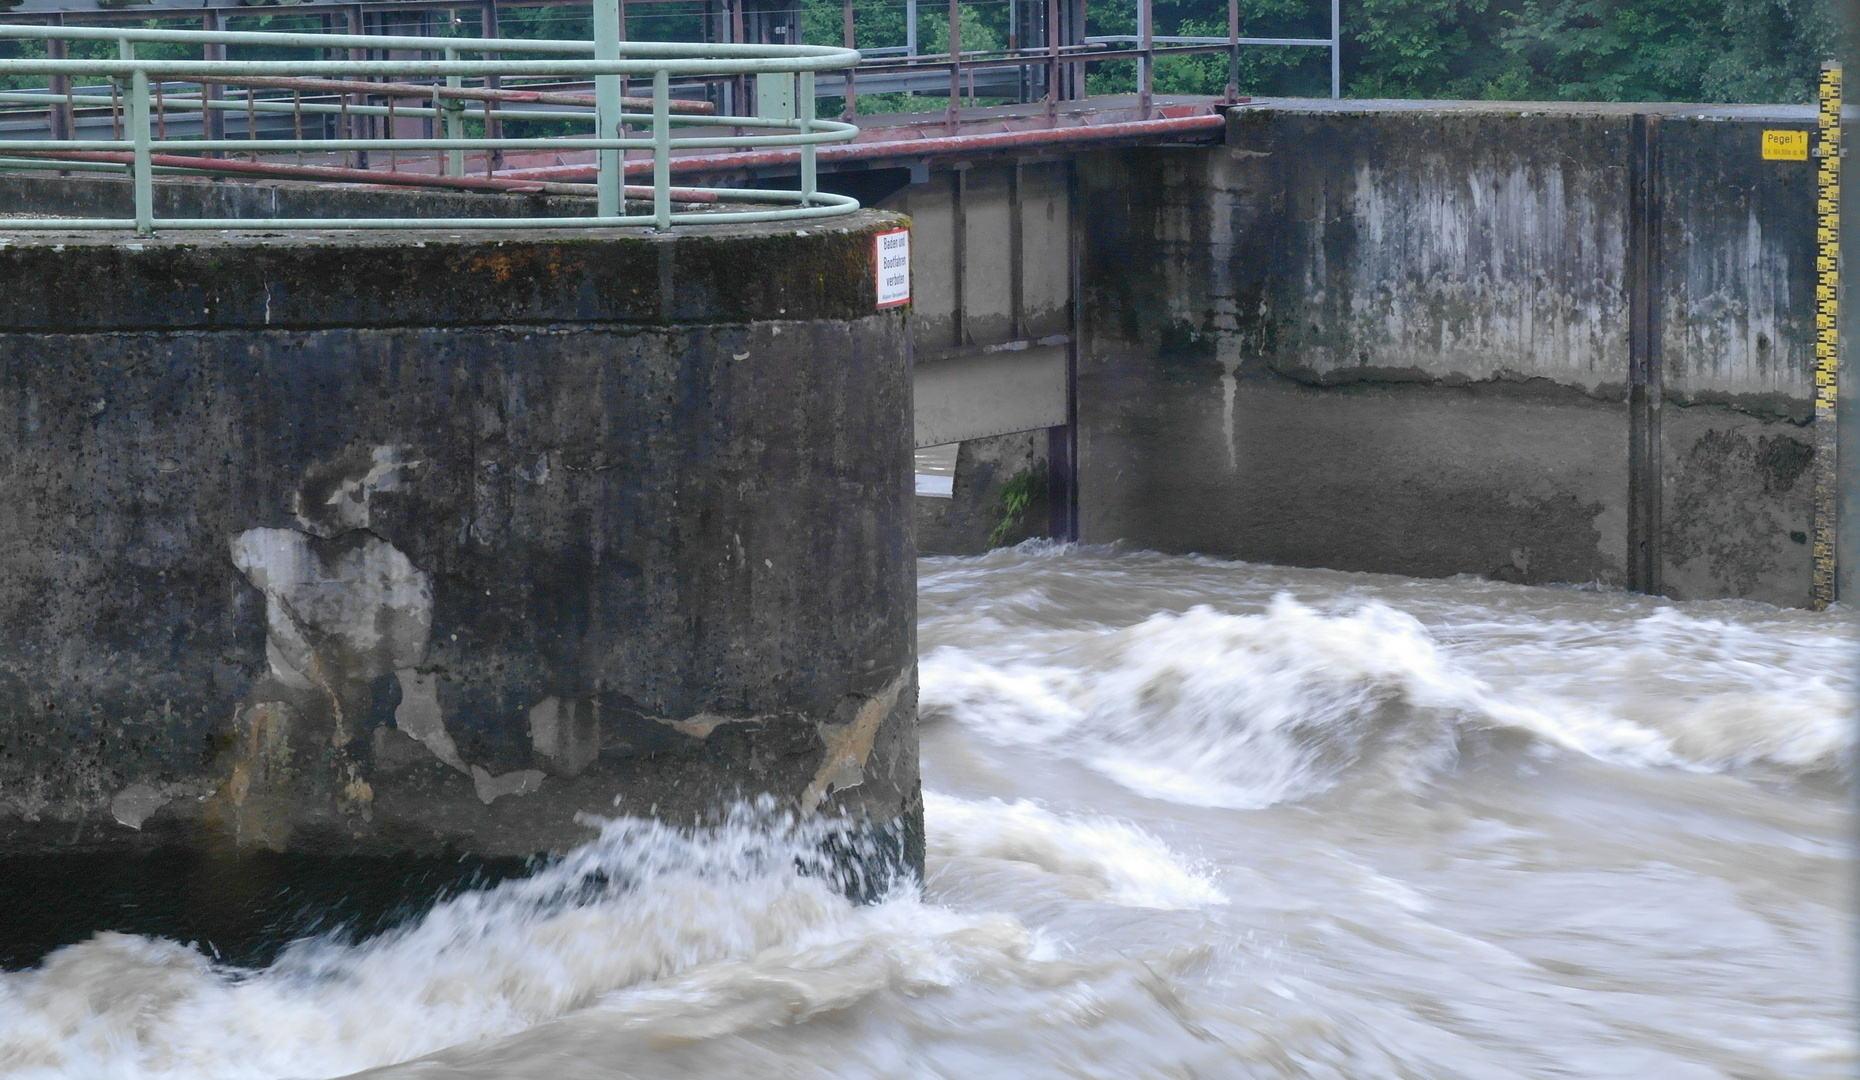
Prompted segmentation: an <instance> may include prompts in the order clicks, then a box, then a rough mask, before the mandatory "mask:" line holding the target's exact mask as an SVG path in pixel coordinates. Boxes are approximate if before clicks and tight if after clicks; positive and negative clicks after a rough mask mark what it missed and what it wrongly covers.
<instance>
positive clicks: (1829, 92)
mask: <svg viewBox="0 0 1860 1080" xmlns="http://www.w3.org/2000/svg"><path fill="white" fill-rule="evenodd" d="M1841 96H1842V94H1841V65H1840V62H1839V61H1834V60H1830V61H1828V62H1826V63H1824V64H1822V65H1821V87H1820V93H1819V94H1818V97H1819V104H1820V111H1819V114H1818V115H1817V117H1816V120H1817V125H1816V126H1817V127H1818V128H1819V135H1820V137H1819V138H1818V139H1817V140H1816V145H1815V157H1816V159H1817V162H1816V169H1815V428H1814V433H1815V457H1814V469H1815V519H1814V530H1815V534H1814V548H1813V557H1814V567H1813V577H1812V579H1811V582H1812V583H1811V590H1810V602H1811V604H1812V605H1813V607H1814V608H1815V610H1816V611H1820V610H1822V609H1823V608H1826V607H1827V606H1828V605H1829V604H1832V603H1834V601H1835V600H1836V599H1837V585H1836V582H1837V578H1836V573H1837V571H1838V567H1837V566H1836V558H1835V551H1836V547H1835V544H1836V541H1837V539H1838V538H1837V536H1836V534H1835V533H1836V528H1837V526H1838V514H1839V512H1840V509H1839V500H1840V494H1839V488H1838V485H1839V471H1838V469H1837V468H1836V466H1837V464H1838V460H1837V459H1838V457H1839V454H1840V442H1839V439H1838V437H1837V434H1836V431H1837V429H1836V422H1837V416H1838V406H1839V399H1838V398H1837V396H1836V395H1837V393H1838V390H1839V385H1840V335H1839V326H1840V318H1839V315H1840V293H1841V276H1840V275H1841V213H1840V211H1841Z"/></svg>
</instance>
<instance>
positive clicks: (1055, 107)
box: [1046, 0, 1059, 127]
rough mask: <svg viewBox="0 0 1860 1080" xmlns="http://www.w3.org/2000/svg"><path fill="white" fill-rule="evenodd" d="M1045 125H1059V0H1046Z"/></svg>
mask: <svg viewBox="0 0 1860 1080" xmlns="http://www.w3.org/2000/svg"><path fill="white" fill-rule="evenodd" d="M1046 126H1047V127H1058V126H1059V0H1046Z"/></svg>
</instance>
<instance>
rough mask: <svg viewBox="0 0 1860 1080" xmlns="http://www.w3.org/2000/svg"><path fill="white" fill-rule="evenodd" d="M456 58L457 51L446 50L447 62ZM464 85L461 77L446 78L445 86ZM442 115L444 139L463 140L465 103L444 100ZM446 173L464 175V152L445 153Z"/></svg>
mask: <svg viewBox="0 0 1860 1080" xmlns="http://www.w3.org/2000/svg"><path fill="white" fill-rule="evenodd" d="M458 58H459V51H458V50H457V49H447V50H446V59H447V60H457V59H458ZM464 85H465V80H464V79H463V78H462V77H460V76H458V75H447V76H446V86H448V87H450V88H453V89H457V88H458V87H461V86H464ZM485 112H487V113H488V112H490V107H489V103H488V102H487V103H486V108H485ZM443 115H444V116H445V118H446V138H448V139H463V138H464V137H465V103H464V102H463V101H461V100H459V99H458V98H446V99H445V112H444V114H443ZM486 122H487V123H488V122H489V118H488V117H487V118H486ZM487 152H488V151H487ZM446 173H447V174H448V175H451V176H464V175H465V151H463V150H448V151H446Z"/></svg>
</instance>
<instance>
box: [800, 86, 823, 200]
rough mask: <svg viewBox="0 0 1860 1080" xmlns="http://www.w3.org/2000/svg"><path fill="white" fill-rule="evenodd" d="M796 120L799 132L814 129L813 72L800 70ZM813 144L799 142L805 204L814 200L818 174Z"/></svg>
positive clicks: (802, 191)
mask: <svg viewBox="0 0 1860 1080" xmlns="http://www.w3.org/2000/svg"><path fill="white" fill-rule="evenodd" d="M795 97H796V99H797V100H796V101H795V105H796V112H797V114H798V116H799V120H798V121H797V124H798V126H799V127H800V129H801V134H803V135H808V134H812V133H813V130H814V73H813V72H811V71H803V72H801V91H800V93H799V94H797V95H795ZM814 165H815V157H814V144H813V143H811V142H810V143H802V144H801V205H802V206H807V205H809V204H810V203H812V202H813V201H814V191H815V190H816V189H817V188H818V186H819V184H818V176H817V174H816V173H815V171H814Z"/></svg>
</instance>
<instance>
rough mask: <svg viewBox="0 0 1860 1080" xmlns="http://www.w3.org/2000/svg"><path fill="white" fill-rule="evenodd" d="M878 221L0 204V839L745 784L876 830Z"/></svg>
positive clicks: (242, 846) (230, 827) (48, 849)
mask: <svg viewBox="0 0 1860 1080" xmlns="http://www.w3.org/2000/svg"><path fill="white" fill-rule="evenodd" d="M897 220H898V219H896V218H895V217H892V216H890V215H884V214H877V213H871V212H867V213H863V214H861V215H860V216H859V217H857V218H853V219H842V220H841V221H838V222H835V223H831V224H827V225H825V226H821V225H813V226H810V227H808V228H806V229H805V230H804V231H797V230H795V229H793V228H792V227H791V228H789V229H787V230H777V229H773V228H740V229H720V230H717V231H715V232H703V233H698V232H695V231H692V232H691V233H690V234H687V233H686V231H684V230H681V231H680V235H678V236H677V237H676V238H656V237H652V236H650V235H640V234H625V233H595V234H586V233H584V234H579V235H577V236H576V237H574V238H572V239H571V238H567V237H561V236H538V235H537V234H534V233H531V234H524V233H508V234H505V233H498V234H476V235H467V236H464V237H456V236H455V237H450V238H447V237H432V236H427V237H414V236H405V235H359V234H350V235H349V237H347V238H336V237H329V236H326V237H323V238H310V237H301V236H286V237H273V238H270V239H230V238H222V237H214V238H190V237H187V236H185V235H181V236H178V237H174V238H164V239H160V240H152V241H150V240H125V239H124V238H121V237H114V238H112V237H79V236H65V237H43V236H42V237H27V236H24V235H14V236H12V237H8V238H7V242H6V243H5V244H4V246H0V279H4V280H6V281H7V282H8V283H9V284H8V287H7V289H5V290H0V385H3V386H4V387H5V390H4V392H0V748H4V749H3V752H0V864H4V862H5V859H4V857H12V858H15V859H29V858H30V857H32V856H33V855H35V854H46V853H61V854H64V855H69V854H71V853H73V852H86V851H88V852H99V853H109V852H123V851H135V850H153V849H155V848H159V847H162V846H164V845H168V846H174V847H177V848H181V849H186V850H199V849H202V848H210V847H222V848H225V849H227V850H230V851H238V850H250V849H269V850H278V851H286V852H296V853H311V854H316V855H319V856H331V857H334V856H349V855H379V856H393V857H399V856H403V855H406V854H409V853H427V854H435V853H442V852H446V851H455V852H458V851H463V852H472V853H476V854H479V855H485V856H527V855H530V854H531V853H535V852H541V851H551V850H556V851H559V850H564V849H566V848H568V847H570V846H573V845H575V844H577V843H579V842H581V841H582V840H584V839H585V838H586V837H588V836H589V835H590V834H589V833H588V831H587V829H586V828H585V827H583V826H579V825H577V824H575V820H574V819H575V815H576V814H577V812H580V811H587V812H590V813H595V814H613V813H615V807H616V806H619V807H620V808H621V810H622V811H625V812H631V813H639V814H657V815H658V816H660V817H664V818H667V819H670V820H680V821H690V820H693V819H695V818H697V817H700V816H702V815H704V814H706V813H710V812H714V811H715V810H717V809H718V808H719V806H720V805H721V804H722V802H724V801H725V800H727V799H728V798H730V797H732V796H737V795H740V796H743V797H750V796H756V795H760V794H768V795H772V796H774V797H775V798H776V800H777V802H778V803H779V804H782V805H786V806H789V807H793V808H795V809H798V810H801V811H804V812H814V811H816V810H818V811H820V812H825V813H841V812H844V813H846V814H849V815H851V816H853V817H855V818H860V819H865V820H867V821H870V822H873V823H874V824H875V825H877V826H878V827H879V828H880V830H881V832H882V833H883V834H884V835H885V836H886V837H887V838H888V839H887V840H886V843H887V844H888V845H889V846H890V849H891V851H892V853H893V854H892V856H891V857H893V858H898V859H902V860H903V861H904V862H906V863H914V864H919V865H920V864H921V858H922V855H921V808H920V802H919V796H918V790H917V772H916V735H915V726H914V724H915V715H916V713H915V700H916V687H915V670H916V668H915V626H914V619H915V565H914V559H913V554H914V553H913V550H912V541H911V527H912V524H911V523H912V513H913V496H912V484H911V475H910V466H909V456H910V430H911V422H910V420H911V414H910V383H909V378H910V372H909V370H908V364H907V360H906V356H907V353H906V343H905V340H904V334H905V332H906V316H905V315H904V313H903V312H902V311H901V310H890V311H884V312H879V311H876V310H875V308H874V295H873V285H872V280H873V274H872V268H871V258H872V255H871V252H872V240H871V233H872V231H874V230H875V229H877V228H879V227H881V226H890V225H892V224H893V223H895V222H896V221H897ZM20 865H25V864H23V863H22V864H20ZM0 873H4V871H3V870H0Z"/></svg>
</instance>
